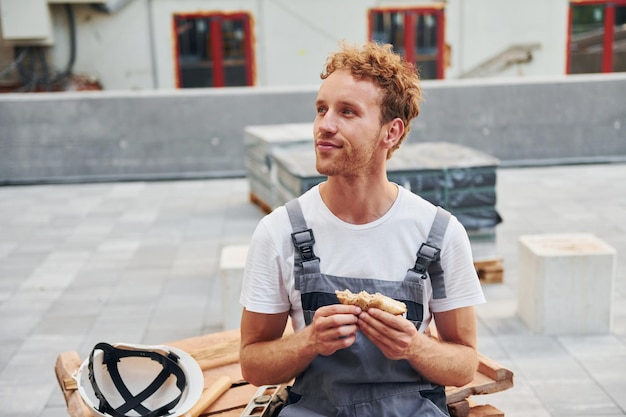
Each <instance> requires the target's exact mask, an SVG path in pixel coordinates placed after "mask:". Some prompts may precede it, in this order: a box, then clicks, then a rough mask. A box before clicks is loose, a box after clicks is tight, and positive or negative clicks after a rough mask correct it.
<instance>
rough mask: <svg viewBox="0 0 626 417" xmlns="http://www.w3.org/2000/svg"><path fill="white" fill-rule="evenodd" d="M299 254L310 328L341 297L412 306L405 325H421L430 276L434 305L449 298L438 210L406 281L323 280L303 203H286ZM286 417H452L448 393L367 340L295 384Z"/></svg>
mask: <svg viewBox="0 0 626 417" xmlns="http://www.w3.org/2000/svg"><path fill="white" fill-rule="evenodd" d="M286 206H287V212H288V214H289V218H290V221H291V224H292V228H293V232H294V233H293V234H292V239H293V243H294V246H295V262H294V264H295V265H294V266H295V273H294V275H295V286H296V289H297V290H299V291H300V292H301V298H302V308H303V311H304V318H305V322H306V324H307V325H308V324H310V323H311V321H312V318H313V315H314V313H315V310H316V309H317V308H319V307H322V306H325V305H329V304H337V303H338V300H337V296H336V295H335V290H337V289H338V290H343V289H346V288H347V289H349V290H350V291H352V292H354V293H357V292H359V291H362V290H365V291H367V292H369V293H375V292H380V293H382V294H385V295H387V296H389V297H391V298H394V299H396V300H400V301H402V302H404V303H405V304H406V305H407V310H408V311H407V315H406V317H407V319H408V320H410V321H412V322H413V323H414V324H415V326H417V327H419V326H420V324H421V322H422V320H423V306H422V300H423V291H424V284H423V279H424V278H426V277H427V275H426V271H427V270H428V272H429V275H430V276H431V280H432V281H433V295H434V297H435V298H445V286H444V283H443V271H442V270H441V266H440V263H439V262H438V261H439V249H438V248H439V247H441V240H442V238H443V235H444V233H445V230H446V228H447V225H448V220H449V217H450V214H449V213H448V212H446V211H445V210H443V209H441V208H438V211H437V216H436V217H435V221H434V222H433V226H432V228H431V231H430V234H429V238H428V240H427V242H426V243H424V244H422V247H421V248H420V251H419V252H418V254H417V261H416V264H415V266H414V267H413V268H411V269H409V270H408V272H407V275H406V277H405V279H404V280H403V281H386V280H379V279H362V278H347V277H339V276H332V275H326V274H322V273H320V266H319V265H320V260H319V258H318V257H316V256H315V254H314V253H313V244H314V242H315V239H314V237H313V231H312V230H311V229H308V228H307V225H306V221H305V219H304V216H303V214H302V210H301V208H300V204H299V202H298V200H297V199H296V200H292V201H291V202H289V203H287V205H286ZM279 415H280V416H281V417H319V416H336V417H344V416H346V417H347V416H359V417H367V416H371V417H392V416H394V417H413V416H420V417H428V416H431V417H441V416H448V413H447V406H446V396H445V388H444V387H442V386H440V385H436V384H433V383H431V382H429V381H427V380H426V379H425V378H424V377H422V376H421V375H420V374H418V373H417V372H416V371H415V370H414V369H413V368H412V367H411V366H410V365H409V363H408V362H407V361H404V360H400V361H394V360H390V359H387V358H386V357H385V356H384V355H383V354H382V353H381V351H380V350H379V349H378V348H377V347H376V346H375V345H374V344H373V343H372V342H371V341H369V339H367V338H366V337H365V336H364V335H363V334H362V333H361V332H357V338H356V342H355V343H354V344H353V345H352V346H350V347H349V348H346V349H341V350H339V351H337V352H335V353H334V354H333V355H330V356H322V355H319V356H318V357H316V358H315V359H314V360H313V362H312V363H311V364H310V365H309V367H308V368H307V369H306V370H305V371H304V372H303V373H302V374H301V375H299V376H298V377H297V378H296V381H295V383H294V385H293V387H292V389H291V392H290V394H289V399H288V401H287V405H286V406H285V407H284V408H283V410H282V411H281V413H280V414H279Z"/></svg>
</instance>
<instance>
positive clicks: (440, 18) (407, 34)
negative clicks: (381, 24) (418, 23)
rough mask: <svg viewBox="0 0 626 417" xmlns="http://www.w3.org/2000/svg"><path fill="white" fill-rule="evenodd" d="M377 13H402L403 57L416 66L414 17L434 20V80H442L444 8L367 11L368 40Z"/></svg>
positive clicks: (371, 33)
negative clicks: (420, 15) (435, 49)
mask: <svg viewBox="0 0 626 417" xmlns="http://www.w3.org/2000/svg"><path fill="white" fill-rule="evenodd" d="M407 12H410V13H407ZM377 13H404V28H405V30H404V44H405V48H404V49H405V51H406V52H405V56H404V58H405V59H406V60H407V61H408V62H412V63H414V64H416V58H417V57H416V56H415V40H416V37H415V35H416V34H415V17H416V15H418V14H431V15H434V16H435V19H436V25H437V27H436V35H437V42H436V43H437V58H436V70H435V77H436V79H443V78H444V74H445V63H446V56H445V55H446V47H445V44H446V42H445V8H444V6H417V7H404V8H375V9H370V10H369V11H368V39H369V40H372V39H373V35H374V15H375V14H377Z"/></svg>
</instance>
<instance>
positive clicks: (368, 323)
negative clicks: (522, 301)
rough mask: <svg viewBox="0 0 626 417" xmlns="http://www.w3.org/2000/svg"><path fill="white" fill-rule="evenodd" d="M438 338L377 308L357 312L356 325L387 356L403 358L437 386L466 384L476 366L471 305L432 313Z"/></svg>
mask: <svg viewBox="0 0 626 417" xmlns="http://www.w3.org/2000/svg"><path fill="white" fill-rule="evenodd" d="M434 319H435V324H436V326H437V330H438V333H439V338H438V339H435V338H433V337H431V336H429V335H427V334H423V333H419V332H418V331H417V329H416V328H415V326H414V325H413V323H411V322H410V321H409V320H406V319H405V318H404V317H401V316H394V315H392V314H389V313H386V312H384V311H382V310H378V309H369V310H368V311H367V312H363V313H361V314H360V315H359V321H358V323H357V324H358V326H359V329H360V330H361V331H362V332H363V334H364V335H365V336H367V338H368V339H370V340H371V341H372V343H374V344H375V345H376V346H378V348H379V349H380V350H381V352H382V353H383V354H384V355H385V356H386V357H387V358H389V359H392V360H400V359H406V360H407V361H408V362H409V364H410V365H411V366H412V367H413V369H415V370H416V371H417V372H419V373H420V374H422V375H423V376H424V377H426V378H427V379H428V380H430V381H432V382H434V383H437V384H440V385H446V386H447V385H455V386H462V385H465V384H467V383H469V382H470V381H471V380H472V378H473V376H474V372H475V371H476V368H477V367H478V354H477V351H476V317H475V314H474V309H473V307H463V308H458V309H455V310H450V311H445V312H441V313H435V314H434Z"/></svg>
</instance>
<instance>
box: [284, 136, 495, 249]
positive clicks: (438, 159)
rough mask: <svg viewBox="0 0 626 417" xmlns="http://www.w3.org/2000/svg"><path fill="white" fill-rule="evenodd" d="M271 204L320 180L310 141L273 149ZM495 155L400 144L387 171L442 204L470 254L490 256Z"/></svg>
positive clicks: (434, 145) (443, 146) (444, 145)
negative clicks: (462, 234) (458, 224)
mask: <svg viewBox="0 0 626 417" xmlns="http://www.w3.org/2000/svg"><path fill="white" fill-rule="evenodd" d="M272 158H273V167H274V170H275V178H274V180H275V182H274V183H273V186H274V196H275V198H276V199H275V201H274V206H273V208H275V207H277V206H279V205H282V204H284V203H285V202H287V201H289V200H290V199H292V198H294V197H297V196H299V195H300V194H302V193H304V192H305V191H307V190H309V189H310V188H311V187H313V186H314V185H316V184H318V183H320V182H321V181H323V180H324V179H325V177H324V176H322V175H320V174H319V173H318V172H317V171H316V169H315V152H314V150H313V149H312V148H311V146H306V147H302V146H294V147H289V148H278V149H276V150H275V151H274V152H273V155H272ZM498 164H499V161H498V159H496V158H494V157H492V156H490V155H488V154H485V153H483V152H479V151H476V150H473V149H470V148H467V147H464V146H461V145H456V144H452V143H447V142H427V143H419V144H408V143H407V144H404V145H402V146H401V147H400V149H399V150H398V151H396V153H395V154H394V155H393V157H392V158H391V159H390V160H389V161H388V162H387V175H388V177H389V179H390V181H393V182H396V183H397V184H400V185H402V186H403V187H405V188H407V189H409V190H411V191H412V192H414V193H415V194H418V195H419V196H421V197H423V198H424V199H426V200H428V201H430V202H432V203H433V204H435V205H439V206H442V207H443V208H445V209H447V210H449V211H450V212H452V214H454V215H455V216H456V217H457V218H458V219H459V221H460V222H461V223H462V224H463V226H465V228H466V229H467V231H468V234H469V236H470V240H471V242H472V249H473V252H474V258H475V259H493V258H495V257H496V254H495V250H496V248H495V226H496V225H497V224H498V223H500V222H501V221H502V219H501V218H500V216H499V214H498V212H497V211H496V207H495V204H496V187H495V186H496V169H497V166H498Z"/></svg>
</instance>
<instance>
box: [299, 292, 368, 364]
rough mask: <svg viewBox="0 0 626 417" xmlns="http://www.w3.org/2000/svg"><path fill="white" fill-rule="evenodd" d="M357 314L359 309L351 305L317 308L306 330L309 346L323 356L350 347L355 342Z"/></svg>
mask: <svg viewBox="0 0 626 417" xmlns="http://www.w3.org/2000/svg"><path fill="white" fill-rule="evenodd" d="M359 314H361V309H360V308H359V307H356V306H351V305H343V304H333V305H328V306H324V307H320V308H318V309H317V310H316V311H315V315H314V316H313V321H312V323H311V325H310V326H309V329H308V330H309V331H310V335H309V337H310V338H311V339H310V340H311V346H313V347H314V349H315V351H316V352H317V353H318V354H320V355H324V356H329V355H332V354H333V353H335V352H336V351H338V350H339V349H345V348H347V347H349V346H351V345H352V344H353V343H354V341H355V340H356V332H357V330H358V326H357V321H358V315H359Z"/></svg>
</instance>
